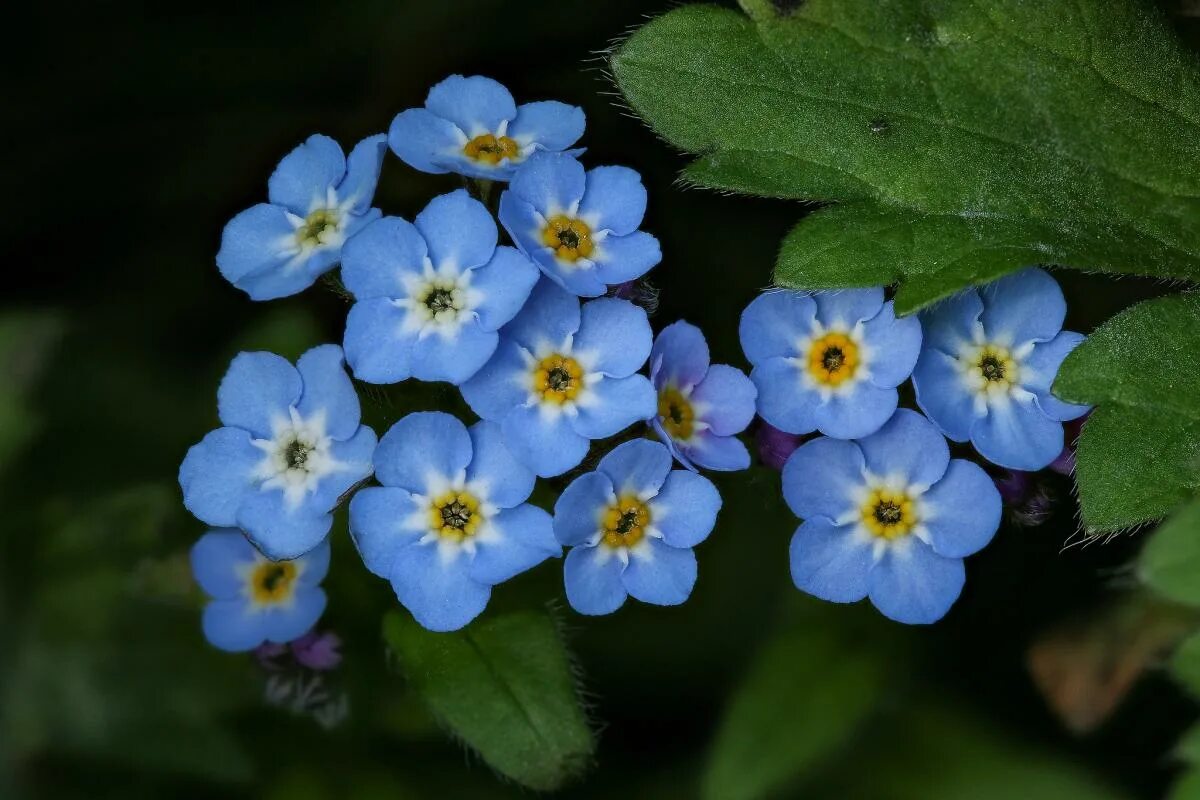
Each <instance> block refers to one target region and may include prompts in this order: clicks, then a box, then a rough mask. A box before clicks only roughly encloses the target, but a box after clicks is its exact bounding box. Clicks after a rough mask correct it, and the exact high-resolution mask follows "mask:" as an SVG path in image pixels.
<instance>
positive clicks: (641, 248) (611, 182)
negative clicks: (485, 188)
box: [500, 153, 662, 297]
mask: <svg viewBox="0 0 1200 800" xmlns="http://www.w3.org/2000/svg"><path fill="white" fill-rule="evenodd" d="M645 213H646V189H645V187H643V186H642V179H641V177H640V176H639V175H638V174H637V173H636V172H634V171H633V170H631V169H629V168H628V167H596V168H595V169H592V170H589V171H588V172H587V173H586V174H585V173H584V171H583V166H582V165H581V164H580V163H579V162H578V161H576V160H575V159H574V158H572V157H571V156H570V155H566V154H558V153H539V154H537V155H535V156H533V157H531V158H530V159H529V160H528V161H527V162H526V163H525V164H524V166H522V167H521V168H520V169H519V170H517V174H516V175H515V176H513V180H512V183H511V184H510V185H509V188H508V189H507V190H506V191H505V192H504V194H502V195H501V196H500V224H501V225H503V226H504V229H505V230H507V231H508V233H509V235H510V236H512V238H513V241H514V242H516V243H517V247H519V248H521V251H522V252H523V253H525V254H526V255H528V256H529V257H530V258H532V259H533V260H534V261H535V262H536V263H537V265H538V266H539V267H541V269H542V272H544V273H546V275H547V276H548V277H550V278H551V279H552V280H554V281H555V282H556V283H558V284H559V285H560V286H562V287H563V288H565V289H566V290H567V291H569V292H571V293H572V294H577V295H580V296H582V297H597V296H599V295H602V294H604V293H605V291H607V289H608V285H609V284H617V283H624V282H625V281H631V280H633V279H634V278H640V277H641V276H642V275H644V274H646V272H647V271H648V270H649V269H650V268H651V267H653V266H654V265H655V264H657V263H658V262H659V261H661V260H662V252H661V251H660V250H659V247H658V240H657V239H655V238H654V237H653V236H651V235H650V234H648V233H645V232H644V231H640V230H638V229H637V228H638V226H639V225H641V224H642V217H643V216H644V215H645Z"/></svg>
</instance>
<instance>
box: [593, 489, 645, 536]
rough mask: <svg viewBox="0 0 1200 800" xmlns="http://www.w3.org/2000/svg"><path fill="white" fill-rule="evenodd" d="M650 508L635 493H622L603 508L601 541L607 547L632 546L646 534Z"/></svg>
mask: <svg viewBox="0 0 1200 800" xmlns="http://www.w3.org/2000/svg"><path fill="white" fill-rule="evenodd" d="M649 524H650V509H649V508H647V507H646V504H645V503H643V502H642V501H641V500H638V498H637V497H636V496H635V495H631V494H623V495H621V496H620V497H619V498H617V501H616V502H615V503H613V504H612V505H610V506H609V507H608V508H606V509H605V510H604V515H603V517H602V518H601V526H602V528H603V530H602V534H603V535H602V537H601V541H603V542H604V544H606V545H608V546H609V547H633V546H634V545H635V544H637V543H638V542H640V541H641V540H642V538H643V537H644V536H645V535H646V528H647V527H648V526H649Z"/></svg>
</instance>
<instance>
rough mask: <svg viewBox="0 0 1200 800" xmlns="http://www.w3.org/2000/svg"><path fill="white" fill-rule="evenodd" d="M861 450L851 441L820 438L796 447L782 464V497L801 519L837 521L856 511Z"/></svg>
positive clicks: (861, 484)
mask: <svg viewBox="0 0 1200 800" xmlns="http://www.w3.org/2000/svg"><path fill="white" fill-rule="evenodd" d="M865 469H866V463H865V462H864V461H863V455H862V450H859V449H858V445H857V444H855V443H854V442H847V441H843V440H840V439H830V438H828V437H822V438H820V439H813V440H812V441H811V442H805V443H804V444H802V445H800V446H799V447H798V448H796V451H795V452H794V453H792V454H791V456H789V457H788V460H787V462H786V463H785V464H784V465H783V475H782V482H783V499H784V501H786V502H787V504H788V508H790V509H791V510H792V513H793V514H795V515H796V516H797V517H800V518H801V519H812V518H813V517H826V518H828V519H831V520H835V521H836V520H838V519H839V518H841V517H843V516H845V515H846V514H847V513H848V512H851V511H855V510H857V503H856V500H855V496H856V494H857V492H858V491H859V489H861V488H862V486H863V484H864V480H863V470H865Z"/></svg>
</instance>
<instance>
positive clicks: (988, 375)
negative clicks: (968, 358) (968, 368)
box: [974, 344, 1017, 388]
mask: <svg viewBox="0 0 1200 800" xmlns="http://www.w3.org/2000/svg"><path fill="white" fill-rule="evenodd" d="M974 363H975V368H976V369H978V370H979V374H980V376H981V377H982V378H983V385H984V386H987V387H992V386H995V387H997V388H1006V387H1009V386H1012V385H1013V384H1014V383H1016V381H1017V362H1016V360H1015V359H1013V357H1012V353H1011V352H1009V350H1008V348H1006V347H1000V346H999V345H994V344H986V345H984V346H983V347H981V348H979V354H978V355H977V356H976V358H975V360H974Z"/></svg>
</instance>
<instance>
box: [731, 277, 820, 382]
mask: <svg viewBox="0 0 1200 800" xmlns="http://www.w3.org/2000/svg"><path fill="white" fill-rule="evenodd" d="M816 314H817V304H816V302H815V301H814V300H813V299H812V298H811V297H809V296H808V295H806V294H801V293H800V292H793V291H790V290H788V289H778V290H775V291H770V292H766V293H764V294H760V295H759V296H758V297H756V298H754V300H753V301H752V302H751V303H750V305H748V306H746V310H745V311H743V312H742V319H741V323H740V324H739V326H738V337H739V338H740V339H741V341H742V351H743V352H744V353H745V354H746V359H747V360H748V361H749V362H750V363H751V364H754V365H756V366H757V365H758V364H759V363H761V362H763V361H766V360H767V359H768V358H776V357H780V356H783V357H787V358H792V357H794V356H796V354H797V352H798V350H797V342H798V341H799V340H800V339H801V338H802V337H805V336H808V335H809V333H810V332H811V331H812V325H813V322H814V321H815V319H816Z"/></svg>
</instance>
